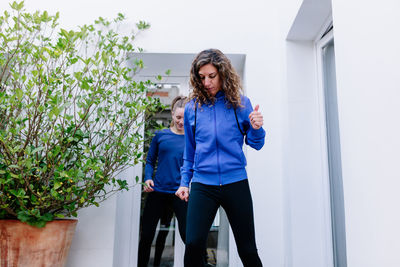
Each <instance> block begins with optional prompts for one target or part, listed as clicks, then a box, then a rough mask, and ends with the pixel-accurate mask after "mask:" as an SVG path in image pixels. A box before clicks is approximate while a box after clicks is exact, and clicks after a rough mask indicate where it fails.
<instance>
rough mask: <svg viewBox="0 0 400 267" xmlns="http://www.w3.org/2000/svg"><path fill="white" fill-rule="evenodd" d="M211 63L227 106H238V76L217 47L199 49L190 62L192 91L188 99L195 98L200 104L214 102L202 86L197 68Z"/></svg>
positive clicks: (239, 88) (239, 87)
mask: <svg viewBox="0 0 400 267" xmlns="http://www.w3.org/2000/svg"><path fill="white" fill-rule="evenodd" d="M207 64H212V65H213V66H214V67H215V68H216V69H217V70H218V75H219V76H220V80H221V90H222V91H223V92H224V93H225V99H226V100H227V103H228V107H229V105H232V106H233V107H234V108H237V107H240V106H241V103H240V92H241V91H243V89H242V84H241V82H240V77H239V75H238V74H237V72H236V70H235V69H234V68H233V66H232V64H231V61H230V60H229V59H228V58H227V57H226V56H225V55H224V54H223V53H222V52H221V51H220V50H218V49H207V50H204V51H201V52H200V53H199V54H197V56H196V57H195V59H194V60H193V62H192V67H191V69H190V86H191V88H192V90H193V91H192V93H191V94H190V99H195V101H196V103H198V104H199V105H200V106H201V105H203V104H206V103H209V102H211V103H214V101H215V97H211V96H210V95H209V94H208V93H207V91H206V89H205V88H204V86H203V83H202V81H201V78H200V75H199V70H200V68H201V67H203V66H205V65H207Z"/></svg>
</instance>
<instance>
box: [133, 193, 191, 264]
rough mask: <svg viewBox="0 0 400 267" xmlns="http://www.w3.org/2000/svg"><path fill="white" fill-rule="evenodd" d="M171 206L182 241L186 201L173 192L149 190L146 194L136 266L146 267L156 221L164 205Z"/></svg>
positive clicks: (183, 238) (184, 231) (184, 229)
mask: <svg viewBox="0 0 400 267" xmlns="http://www.w3.org/2000/svg"><path fill="white" fill-rule="evenodd" d="M168 206H169V207H172V209H173V211H174V213H175V216H176V218H177V219H178V227H179V234H180V235H181V238H182V240H183V242H185V236H186V212H187V203H186V202H185V201H182V200H180V199H179V198H178V197H177V196H175V195H174V194H168V193H160V192H151V193H149V194H148V196H147V199H146V204H145V207H144V210H143V217H142V222H141V223H142V230H141V236H140V242H139V252H138V267H147V264H148V262H149V258H150V250H151V243H152V242H153V238H154V235H155V232H156V227H157V223H158V221H159V220H160V218H161V217H162V215H163V213H164V211H165V209H166V207H168Z"/></svg>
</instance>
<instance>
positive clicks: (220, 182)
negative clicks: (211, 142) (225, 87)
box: [214, 103, 222, 186]
mask: <svg viewBox="0 0 400 267" xmlns="http://www.w3.org/2000/svg"><path fill="white" fill-rule="evenodd" d="M214 132H215V146H216V147H217V164H218V179H219V186H222V181H221V169H220V166H219V148H218V135H217V103H215V104H214Z"/></svg>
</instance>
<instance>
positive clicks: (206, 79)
mask: <svg viewBox="0 0 400 267" xmlns="http://www.w3.org/2000/svg"><path fill="white" fill-rule="evenodd" d="M210 83H211V80H210V78H207V77H206V78H204V86H205V87H207V86H209V85H210Z"/></svg>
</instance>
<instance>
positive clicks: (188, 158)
mask: <svg viewBox="0 0 400 267" xmlns="http://www.w3.org/2000/svg"><path fill="white" fill-rule="evenodd" d="M193 112H194V110H193V102H192V101H191V102H189V103H188V104H186V106H185V112H184V120H183V125H184V129H185V148H184V150H183V166H182V167H181V177H182V178H181V186H185V187H189V184H190V181H191V180H192V177H193V164H194V153H195V149H196V144H195V140H194V134H193V131H194V119H193V118H191V115H192V114H193ZM191 120H192V121H193V126H192V125H191V123H190V121H191Z"/></svg>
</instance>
